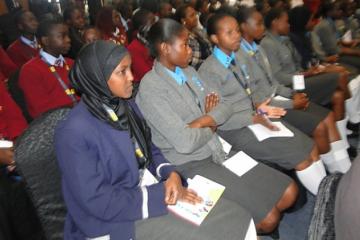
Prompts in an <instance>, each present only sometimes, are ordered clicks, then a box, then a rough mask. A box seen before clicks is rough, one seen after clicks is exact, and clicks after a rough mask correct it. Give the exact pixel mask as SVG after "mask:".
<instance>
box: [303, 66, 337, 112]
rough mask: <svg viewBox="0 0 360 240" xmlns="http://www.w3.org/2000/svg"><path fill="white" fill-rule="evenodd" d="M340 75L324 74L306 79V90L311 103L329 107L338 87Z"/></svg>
mask: <svg viewBox="0 0 360 240" xmlns="http://www.w3.org/2000/svg"><path fill="white" fill-rule="evenodd" d="M338 79H339V74H338V73H322V74H319V75H315V76H311V77H306V78H305V90H304V92H305V93H306V94H307V95H308V98H309V99H310V101H312V102H314V103H317V104H319V105H327V104H329V103H330V102H331V98H332V96H333V94H334V92H335V90H336V88H337V86H338Z"/></svg>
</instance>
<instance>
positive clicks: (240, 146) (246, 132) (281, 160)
mask: <svg viewBox="0 0 360 240" xmlns="http://www.w3.org/2000/svg"><path fill="white" fill-rule="evenodd" d="M281 122H282V123H283V124H284V125H285V126H286V127H287V128H289V129H290V130H291V131H292V132H293V133H294V136H293V137H275V138H268V139H265V140H263V141H262V142H259V141H258V140H257V138H256V137H255V135H254V133H253V132H252V131H251V130H250V129H249V128H248V127H244V128H241V129H234V130H227V131H222V130H218V131H217V134H219V135H220V136H221V137H222V138H223V139H225V140H226V141H227V142H228V143H230V144H231V145H232V150H234V151H244V152H245V153H247V154H248V155H249V156H251V157H252V158H254V159H256V160H258V161H261V162H263V163H265V164H270V165H273V164H276V165H278V166H279V167H281V168H284V169H288V170H290V169H294V168H295V167H296V166H297V165H298V164H299V163H301V162H302V161H304V160H305V159H308V158H309V156H310V152H311V150H312V149H313V147H314V142H313V141H312V139H311V138H309V137H308V136H306V135H305V134H304V133H303V132H301V131H300V130H298V129H297V128H295V127H293V126H291V125H290V124H288V123H287V122H285V121H281Z"/></svg>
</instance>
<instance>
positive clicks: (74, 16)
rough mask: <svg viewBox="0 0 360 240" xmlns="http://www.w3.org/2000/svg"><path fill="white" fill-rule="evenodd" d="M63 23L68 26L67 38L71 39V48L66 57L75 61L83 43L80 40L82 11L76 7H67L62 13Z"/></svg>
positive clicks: (82, 23) (82, 26)
mask: <svg viewBox="0 0 360 240" xmlns="http://www.w3.org/2000/svg"><path fill="white" fill-rule="evenodd" d="M63 16H64V22H65V23H66V24H67V25H68V26H69V37H70V39H71V48H70V50H69V52H68V53H67V55H68V56H69V57H70V58H72V59H75V58H76V56H77V53H78V52H79V51H80V49H81V47H82V46H83V44H84V42H83V40H82V38H81V35H82V32H83V30H84V27H85V17H84V13H83V11H82V9H80V8H77V7H75V8H74V7H68V8H66V9H65V10H64V13H63Z"/></svg>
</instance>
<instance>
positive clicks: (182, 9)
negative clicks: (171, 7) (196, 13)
mask: <svg viewBox="0 0 360 240" xmlns="http://www.w3.org/2000/svg"><path fill="white" fill-rule="evenodd" d="M189 7H192V6H191V5H190V4H183V5H181V6H180V7H178V9H176V12H175V14H174V19H175V20H176V21H178V22H179V23H181V19H183V18H185V15H186V9H187V8H189Z"/></svg>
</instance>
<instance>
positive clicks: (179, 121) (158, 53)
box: [136, 19, 297, 239]
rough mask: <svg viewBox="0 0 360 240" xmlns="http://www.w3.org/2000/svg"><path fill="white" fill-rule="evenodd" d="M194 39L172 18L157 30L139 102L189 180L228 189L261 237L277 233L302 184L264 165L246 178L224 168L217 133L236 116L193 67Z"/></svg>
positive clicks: (154, 132)
mask: <svg viewBox="0 0 360 240" xmlns="http://www.w3.org/2000/svg"><path fill="white" fill-rule="evenodd" d="M188 40H189V32H188V31H187V29H186V28H185V27H184V26H182V25H181V24H179V23H177V22H176V21H174V20H172V19H160V20H159V21H158V22H157V23H155V24H154V25H153V26H152V27H151V29H150V32H149V35H148V42H149V46H150V49H151V51H152V54H153V55H154V56H155V57H156V60H155V62H154V67H153V69H152V70H151V71H150V72H148V73H147V74H146V75H145V76H144V78H143V79H142V80H141V83H140V88H139V92H138V94H137V97H136V102H137V103H138V105H139V107H140V109H141V111H142V113H143V114H144V117H145V119H146V120H147V121H148V123H149V126H150V127H151V130H152V135H153V140H154V143H155V144H156V146H158V147H159V148H160V150H161V151H162V153H163V154H164V155H165V157H166V158H167V159H168V160H169V161H170V162H171V163H173V164H175V165H177V169H178V170H179V171H180V172H181V173H182V174H183V175H184V177H193V176H194V175H196V174H199V175H202V176H205V177H207V178H209V179H212V180H214V181H216V182H218V183H220V184H222V185H224V186H225V187H226V190H225V192H224V195H223V196H224V198H226V199H229V200H232V201H235V202H237V203H238V204H239V205H240V206H242V207H244V208H245V209H247V210H248V211H249V212H250V214H251V215H252V216H253V217H254V220H255V223H256V226H257V229H258V232H259V233H263V232H271V231H273V230H274V229H275V228H276V226H277V225H278V223H279V221H280V214H281V212H282V211H283V210H284V209H286V208H288V207H289V206H291V205H292V204H293V202H294V201H295V199H296V195H297V187H296V184H295V183H294V182H291V180H290V179H289V178H288V177H287V176H285V175H283V174H282V173H280V172H278V171H276V170H274V169H271V168H269V167H267V166H266V165H263V164H261V163H259V164H258V165H256V167H254V168H253V169H251V170H250V171H249V172H247V173H246V174H245V175H243V176H241V177H238V176H237V175H235V174H234V173H232V172H231V171H230V170H228V169H226V168H224V167H223V166H222V163H223V162H224V161H225V153H224V151H223V148H222V145H221V143H220V140H219V137H218V135H217V134H216V133H214V131H215V129H216V126H217V125H221V124H222V123H223V122H224V120H225V119H226V117H227V116H228V114H231V112H230V111H228V109H226V111H223V110H222V109H221V108H219V105H221V104H223V103H222V102H223V101H222V100H221V102H220V103H219V98H218V96H217V95H216V94H215V93H210V92H211V89H209V88H208V87H207V86H206V85H205V84H203V83H202V80H201V79H200V78H199V75H198V74H197V72H196V71H195V70H194V68H192V67H190V66H188V64H189V60H190V59H191V48H190V47H189V45H188ZM223 224H225V225H226V224H227V223H226V222H223V223H220V222H219V229H221V228H222V225H223ZM185 239H186V238H185Z"/></svg>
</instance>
